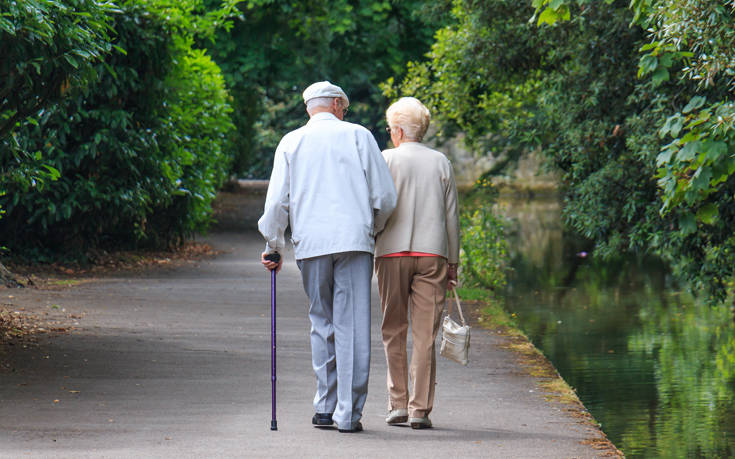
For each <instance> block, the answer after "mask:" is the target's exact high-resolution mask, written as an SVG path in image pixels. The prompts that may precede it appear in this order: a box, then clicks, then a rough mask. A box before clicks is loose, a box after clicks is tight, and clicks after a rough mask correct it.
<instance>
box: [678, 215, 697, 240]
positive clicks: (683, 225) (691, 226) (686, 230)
mask: <svg viewBox="0 0 735 459" xmlns="http://www.w3.org/2000/svg"><path fill="white" fill-rule="evenodd" d="M679 231H681V233H682V234H683V235H684V236H688V235H690V234H693V233H695V232H696V231H697V220H696V218H695V217H694V214H692V213H686V214H684V215H682V216H681V217H679Z"/></svg>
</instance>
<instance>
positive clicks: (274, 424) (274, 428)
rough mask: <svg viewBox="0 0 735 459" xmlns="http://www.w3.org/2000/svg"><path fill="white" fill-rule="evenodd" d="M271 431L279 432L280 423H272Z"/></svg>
mask: <svg viewBox="0 0 735 459" xmlns="http://www.w3.org/2000/svg"><path fill="white" fill-rule="evenodd" d="M271 430H278V422H277V421H271Z"/></svg>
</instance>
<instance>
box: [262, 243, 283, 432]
mask: <svg viewBox="0 0 735 459" xmlns="http://www.w3.org/2000/svg"><path fill="white" fill-rule="evenodd" d="M265 259H266V260H268V261H272V262H273V263H278V262H279V261H281V255H280V254H279V253H278V252H274V253H269V254H268V255H266V256H265ZM271 408H272V416H271V430H278V421H276V270H275V269H272V270H271Z"/></svg>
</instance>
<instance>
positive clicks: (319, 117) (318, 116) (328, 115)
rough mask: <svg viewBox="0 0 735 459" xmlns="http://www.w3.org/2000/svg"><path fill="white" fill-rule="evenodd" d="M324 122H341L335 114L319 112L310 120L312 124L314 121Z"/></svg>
mask: <svg viewBox="0 0 735 459" xmlns="http://www.w3.org/2000/svg"><path fill="white" fill-rule="evenodd" d="M322 120H331V121H339V118H337V117H336V116H334V114H332V113H329V112H319V113H317V114H315V115H314V116H312V117H311V118H310V119H309V123H311V122H312V121H322Z"/></svg>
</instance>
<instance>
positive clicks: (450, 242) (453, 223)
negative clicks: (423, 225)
mask: <svg viewBox="0 0 735 459" xmlns="http://www.w3.org/2000/svg"><path fill="white" fill-rule="evenodd" d="M447 165H448V167H449V172H448V180H447V181H448V183H447V184H446V185H447V187H446V189H445V192H444V208H445V211H446V216H447V217H446V218H447V252H448V253H447V261H448V262H449V263H459V210H458V202H457V201H458V199H457V184H456V183H455V181H454V172H453V170H452V163H451V162H450V161H449V160H447Z"/></svg>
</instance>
